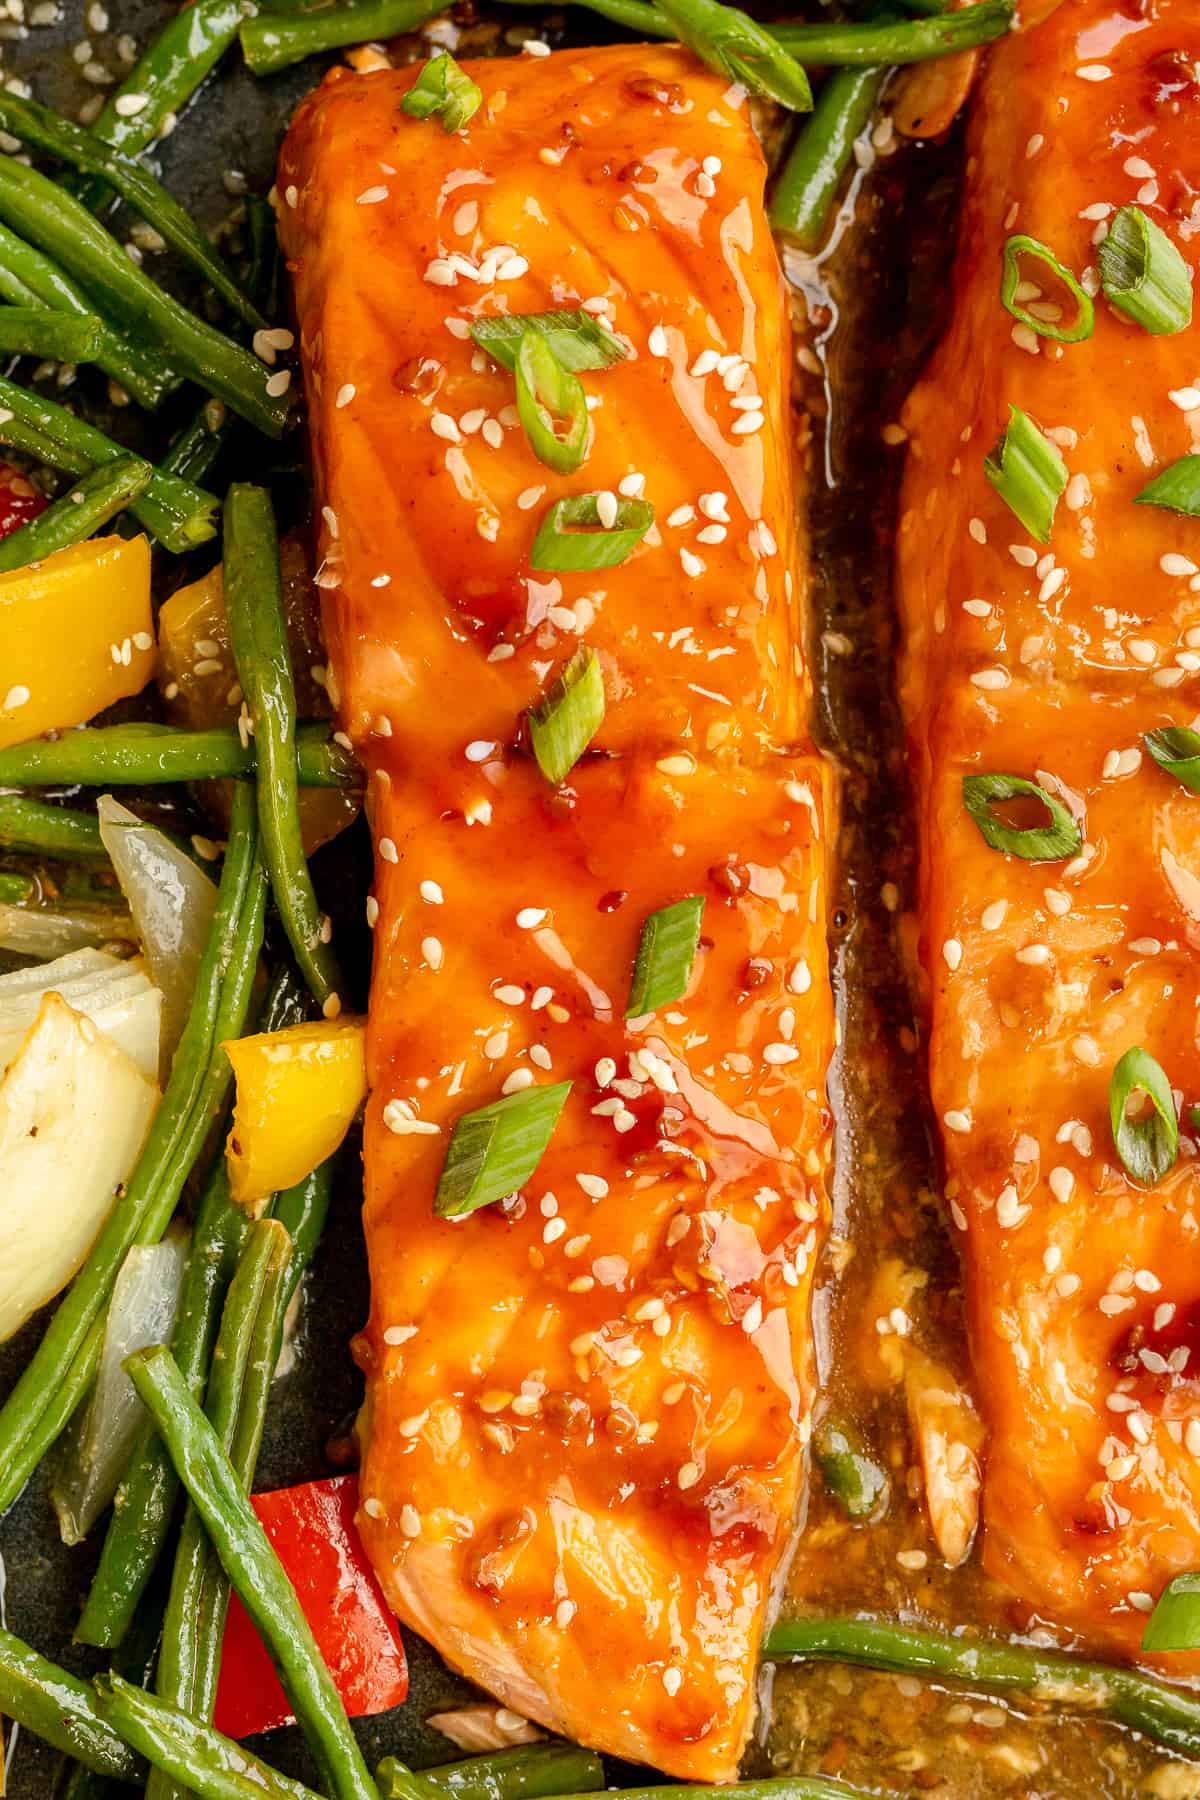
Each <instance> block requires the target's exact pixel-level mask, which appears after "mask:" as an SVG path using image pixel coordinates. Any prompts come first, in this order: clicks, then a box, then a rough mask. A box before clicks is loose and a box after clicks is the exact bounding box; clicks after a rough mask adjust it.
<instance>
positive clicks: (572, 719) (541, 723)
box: [529, 647, 604, 783]
mask: <svg viewBox="0 0 1200 1800" xmlns="http://www.w3.org/2000/svg"><path fill="white" fill-rule="evenodd" d="M603 722H604V677H603V676H602V675H601V673H600V663H599V659H598V658H597V656H596V653H595V651H594V650H588V649H587V648H586V647H585V648H584V649H582V650H577V651H576V652H575V654H574V656H573V657H572V658H571V660H570V662H569V663H568V664H567V666H566V668H565V669H564V670H563V672H562V674H561V675H560V676H559V677H558V680H557V681H555V682H554V683H553V684H552V685H551V686H550V687H549V688H548V689H547V690H546V693H545V694H544V695H543V697H542V698H541V699H540V700H539V701H538V703H537V705H536V706H533V707H531V708H530V709H529V739H530V742H531V744H532V745H533V754H534V756H535V757H536V758H537V765H538V768H539V769H540V770H541V771H542V774H543V775H544V776H545V777H546V780H547V781H553V782H556V783H557V782H560V781H564V780H565V779H566V777H567V776H568V775H569V774H570V772H571V770H572V769H573V768H574V767H575V764H576V763H577V762H578V761H579V759H580V757H581V756H582V755H583V753H584V751H585V750H586V749H587V747H588V745H589V744H590V743H591V741H592V739H593V738H594V737H595V735H596V733H597V732H598V731H599V729H600V727H601V725H602V724H603Z"/></svg>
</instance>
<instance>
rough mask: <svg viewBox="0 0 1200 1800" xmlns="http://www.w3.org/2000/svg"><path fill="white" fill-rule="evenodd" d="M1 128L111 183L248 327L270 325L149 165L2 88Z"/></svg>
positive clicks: (76, 168)
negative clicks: (135, 159) (123, 154)
mask: <svg viewBox="0 0 1200 1800" xmlns="http://www.w3.org/2000/svg"><path fill="white" fill-rule="evenodd" d="M0 127H2V128H3V129H4V130H5V131H7V132H9V133H10V134H11V135H12V136H13V137H15V138H20V140H21V142H22V143H24V144H28V145H30V147H31V148H32V149H34V150H40V151H41V152H42V153H43V155H45V156H51V157H53V158H54V159H55V160H56V161H57V162H65V163H68V164H70V166H71V167H72V168H74V169H75V170H77V171H78V173H79V174H81V175H94V176H96V177H98V178H99V179H100V180H102V181H104V182H106V183H107V184H108V186H109V187H111V188H114V189H115V190H116V192H117V193H118V194H119V195H120V196H121V198H122V200H124V201H125V203H126V205H128V206H130V207H132V208H133V210H134V211H135V212H137V213H140V214H141V216H142V218H143V219H144V220H145V221H146V223H147V224H148V225H151V226H153V228H154V230H155V231H157V232H158V234H159V236H160V237H161V238H162V239H163V240H164V242H165V243H168V244H170V246H171V248H172V249H173V250H176V251H177V252H178V253H179V255H180V256H181V257H183V258H184V260H185V261H186V262H189V263H191V265H192V267H193V268H194V269H196V270H198V271H199V273H200V274H201V275H203V277H204V279H205V280H206V281H208V282H210V283H211V285H212V286H213V287H214V288H215V289H216V291H217V293H218V294H220V296H221V298H222V299H223V300H225V301H227V302H228V304H229V305H230V306H231V307H232V308H233V310H234V312H236V313H237V315H238V317H239V318H240V319H243V320H244V321H245V322H246V324H247V325H251V326H255V327H257V326H261V325H265V324H266V320H265V319H264V318H263V316H262V314H261V313H260V312H259V311H258V308H257V307H256V306H254V305H253V303H252V302H251V301H250V299H249V297H248V296H247V295H246V294H244V293H243V292H242V289H241V286H240V285H239V283H238V282H237V281H236V280H235V279H234V276H233V273H232V271H231V270H230V269H229V268H227V267H226V264H225V261H224V258H223V257H221V256H218V254H217V252H216V251H215V250H214V249H213V247H212V245H211V244H210V243H209V241H208V239H207V238H206V237H205V236H204V233H203V232H202V231H201V230H200V228H199V226H198V225H197V224H196V222H195V220H194V219H193V218H191V216H190V215H189V214H188V213H186V212H185V211H184V209H183V207H182V206H180V204H179V202H178V201H177V200H175V199H173V198H172V196H171V195H170V194H168V192H167V190H166V188H165V187H163V185H162V183H161V182H160V181H156V180H155V178H154V176H153V175H151V173H150V171H149V170H148V169H147V168H146V167H145V165H144V164H142V163H139V162H135V161H134V160H133V158H132V157H128V156H122V155H121V152H120V151H119V150H114V149H113V147H112V145H111V144H109V143H106V142H105V141H104V139H103V138H98V137H94V136H93V135H92V133H91V132H90V131H87V130H85V128H84V127H83V126H82V125H76V124H75V123H74V121H73V120H71V119H64V118H62V117H61V116H60V114H58V113H54V112H51V110H50V108H49V107H48V106H41V105H39V103H38V102H37V101H36V100H29V99H27V98H26V97H25V96H24V95H22V94H14V93H12V92H10V90H9V89H8V88H0Z"/></svg>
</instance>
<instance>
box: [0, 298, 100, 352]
mask: <svg viewBox="0 0 1200 1800" xmlns="http://www.w3.org/2000/svg"><path fill="white" fill-rule="evenodd" d="M104 337H105V325H104V321H103V320H102V319H98V318H97V317H96V315H95V313H80V314H78V315H76V316H72V315H71V314H70V313H61V312H51V311H50V309H49V308H48V307H45V306H37V305H34V306H0V356H36V357H39V358H41V359H42V360H44V361H49V362H64V363H92V362H98V361H99V359H100V353H101V351H102V350H103V348H104Z"/></svg>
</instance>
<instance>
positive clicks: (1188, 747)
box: [1142, 725, 1200, 794]
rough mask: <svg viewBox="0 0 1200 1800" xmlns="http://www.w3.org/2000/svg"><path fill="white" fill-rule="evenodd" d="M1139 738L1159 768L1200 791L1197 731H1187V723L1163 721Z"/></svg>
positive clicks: (1195, 792)
mask: <svg viewBox="0 0 1200 1800" xmlns="http://www.w3.org/2000/svg"><path fill="white" fill-rule="evenodd" d="M1142 742H1143V744H1144V745H1145V746H1146V748H1147V750H1148V751H1149V752H1150V754H1151V756H1152V757H1153V758H1154V760H1155V762H1156V763H1157V764H1158V766H1159V768H1160V769H1165V770H1166V772H1167V774H1168V775H1173V776H1174V777H1175V779H1176V781H1178V782H1179V783H1180V785H1181V786H1183V787H1185V788H1190V789H1191V791H1192V793H1193V794H1200V732H1196V731H1189V730H1188V728H1187V726H1186V725H1164V726H1162V727H1161V728H1160V729H1159V730H1158V731H1148V732H1147V733H1146V735H1145V737H1144V738H1143V739H1142Z"/></svg>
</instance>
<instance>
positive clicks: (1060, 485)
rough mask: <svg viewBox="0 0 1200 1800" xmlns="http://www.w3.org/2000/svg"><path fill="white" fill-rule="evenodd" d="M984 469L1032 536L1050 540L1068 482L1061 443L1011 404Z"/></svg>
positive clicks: (1039, 540)
mask: <svg viewBox="0 0 1200 1800" xmlns="http://www.w3.org/2000/svg"><path fill="white" fill-rule="evenodd" d="M983 471H984V474H985V475H986V476H987V478H988V480H989V481H990V482H991V484H992V486H993V487H994V488H995V490H996V492H997V493H998V494H999V496H1000V498H1001V499H1002V500H1003V501H1004V503H1005V505H1006V506H1010V507H1011V508H1012V510H1013V512H1015V513H1016V515H1017V517H1018V519H1020V521H1021V523H1022V525H1024V527H1025V529H1026V531H1028V532H1029V534H1030V536H1031V537H1035V538H1036V539H1037V540H1038V543H1039V544H1048V543H1049V542H1050V530H1051V527H1052V526H1053V524H1054V513H1055V509H1056V507H1057V506H1058V502H1059V498H1060V496H1061V495H1062V491H1063V489H1064V488H1065V487H1066V485H1067V465H1066V463H1065V462H1064V461H1063V459H1062V455H1061V453H1060V451H1059V448H1058V445H1057V444H1052V443H1051V442H1050V439H1049V438H1048V437H1046V436H1044V435H1043V433H1042V432H1040V431H1039V430H1038V428H1037V426H1036V425H1035V424H1034V422H1033V420H1032V419H1031V418H1030V417H1029V414H1028V413H1023V412H1022V411H1021V409H1020V407H1019V406H1010V407H1009V409H1008V429H1007V430H1006V431H1003V432H1002V433H1001V434H1000V440H999V442H998V443H997V445H996V448H995V449H994V450H993V451H992V454H991V455H990V456H985V457H984V459H983Z"/></svg>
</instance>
